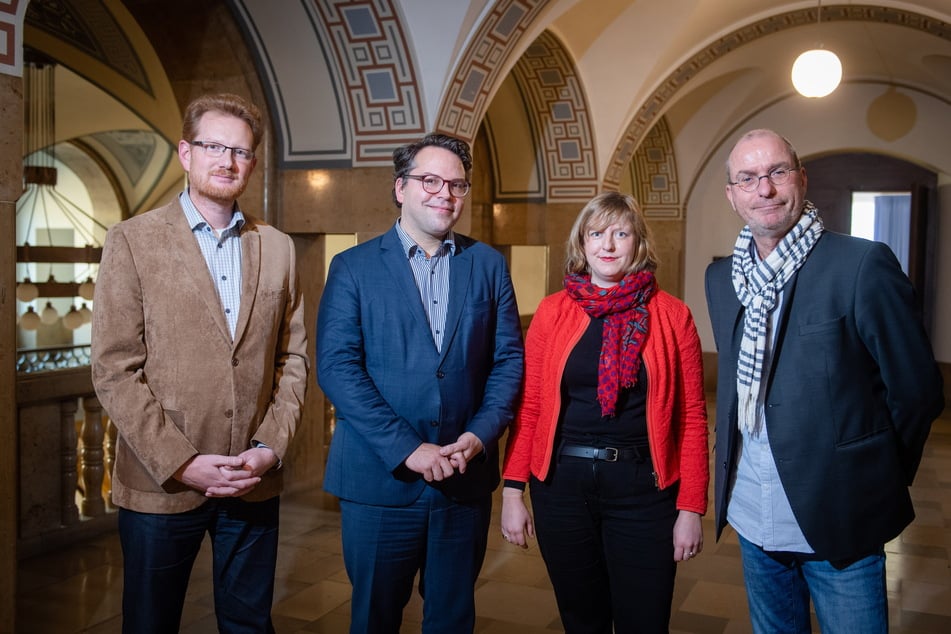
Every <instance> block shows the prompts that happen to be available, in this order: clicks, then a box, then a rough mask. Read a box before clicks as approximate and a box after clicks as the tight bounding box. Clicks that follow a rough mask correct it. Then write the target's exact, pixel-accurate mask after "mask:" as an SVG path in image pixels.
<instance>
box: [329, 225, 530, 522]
mask: <svg viewBox="0 0 951 634" xmlns="http://www.w3.org/2000/svg"><path fill="white" fill-rule="evenodd" d="M455 241H456V249H457V251H456V254H455V255H453V256H451V257H450V258H449V262H450V278H449V284H450V289H449V307H448V314H447V316H446V330H445V336H444V339H443V345H442V348H443V349H442V352H441V353H440V352H438V351H437V350H436V344H435V343H434V341H433V337H432V334H431V331H430V328H429V322H428V321H427V318H426V314H425V311H424V310H423V306H422V302H421V300H420V295H419V290H418V289H417V287H416V282H415V280H414V278H413V273H412V270H411V269H410V265H409V262H408V261H407V259H406V254H405V252H404V251H403V248H402V244H401V243H400V240H399V237H398V235H397V233H396V229H395V227H394V228H392V229H390V230H389V231H388V232H386V233H385V234H383V235H382V236H380V237H378V238H376V239H373V240H370V241H368V242H366V243H363V244H360V245H358V246H356V247H353V248H352V249H348V250H347V251H345V252H343V253H341V254H339V255H337V256H336V257H334V259H333V261H332V262H331V265H330V271H329V275H328V278H327V285H326V287H325V288H324V293H323V297H322V298H321V303H320V312H319V316H318V319H317V372H318V382H319V384H320V387H321V388H322V389H323V391H324V393H325V394H326V396H327V398H329V399H330V401H331V402H332V403H333V404H334V407H335V408H336V412H337V427H336V430H335V432H334V437H333V440H332V442H331V445H330V452H329V455H328V457H327V469H326V473H325V477H324V489H325V490H327V491H328V492H329V493H332V494H334V495H336V496H337V497H340V498H343V499H346V500H350V501H353V502H358V503H363V504H377V505H390V506H403V505H408V504H410V503H412V502H413V501H415V500H416V499H417V498H418V497H419V495H420V494H421V493H422V491H423V489H424V487H425V486H426V482H425V481H424V480H423V479H422V476H420V475H419V474H417V473H414V472H412V471H410V470H409V469H408V468H407V467H406V466H405V465H404V461H405V460H406V459H407V458H408V457H409V455H410V454H411V453H412V452H413V451H415V450H416V448H417V447H419V445H420V444H421V443H434V444H437V445H445V444H448V443H452V442H455V441H456V440H457V439H458V438H459V436H460V434H462V433H463V432H465V431H470V432H472V433H474V434H475V435H476V436H478V437H479V439H480V440H481V441H482V444H483V445H484V446H485V451H484V454H483V455H481V456H479V457H478V458H476V459H474V460H473V461H471V462H470V463H469V465H468V466H467V468H466V472H465V473H464V474H459V473H458V472H457V473H456V474H454V475H453V476H452V477H450V478H448V479H446V480H443V481H442V482H434V483H432V486H436V487H438V488H440V489H442V490H443V491H444V492H445V493H446V494H447V495H449V496H451V497H452V498H454V499H456V500H460V501H462V500H467V499H475V498H478V497H483V496H485V495H488V494H489V493H491V492H492V490H494V489H495V487H496V486H498V483H499V465H498V438H499V436H500V435H501V434H502V432H503V430H504V429H505V427H506V425H508V423H509V422H510V421H511V420H512V417H513V415H514V414H513V410H514V403H515V399H516V396H517V395H518V391H519V389H520V385H521V379H522V365H523V347H522V331H521V325H520V322H519V315H518V308H517V307H516V303H515V293H514V290H513V288H512V281H511V278H510V276H509V272H508V267H507V265H506V263H505V259H504V258H503V257H502V255H501V254H500V253H499V252H498V251H496V250H494V249H492V248H490V247H489V246H487V245H485V244H483V243H480V242H477V241H475V240H473V239H471V238H468V237H466V236H462V235H460V234H455Z"/></svg>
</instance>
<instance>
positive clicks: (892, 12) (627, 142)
mask: <svg viewBox="0 0 951 634" xmlns="http://www.w3.org/2000/svg"><path fill="white" fill-rule="evenodd" d="M816 10H817V9H813V8H810V9H800V10H797V11H790V12H788V13H781V14H779V15H775V16H770V17H768V18H765V19H763V20H760V21H758V22H754V23H752V24H748V25H746V26H744V27H742V28H740V29H737V30H735V31H733V32H732V33H730V34H728V35H726V36H724V37H721V38H720V39H718V40H716V41H715V42H713V43H711V44H709V45H708V46H706V47H705V48H704V49H703V50H701V51H700V52H699V53H697V54H695V55H694V56H693V57H692V58H691V59H690V60H688V61H687V62H686V63H684V64H682V65H681V66H680V67H678V68H677V69H676V70H674V71H673V72H672V73H670V74H669V75H668V76H667V77H666V78H665V79H664V80H663V81H662V82H660V84H659V87H658V88H657V89H656V90H655V91H654V94H652V95H651V96H650V97H649V98H648V99H647V100H646V101H645V102H644V104H643V105H642V106H641V107H640V109H639V110H638V111H637V114H636V115H634V119H633V120H632V121H631V123H630V125H629V126H628V128H627V131H626V132H625V133H624V136H623V137H622V138H621V141H620V142H619V143H618V146H617V149H616V150H615V151H614V156H613V157H612V158H611V164H610V165H609V166H608V170H607V173H606V174H605V178H604V186H605V188H606V189H617V188H618V185H619V183H620V178H621V175H622V174H623V173H624V169H625V167H626V166H627V164H628V163H629V162H630V161H631V157H632V156H633V154H634V152H635V150H636V149H637V148H638V147H639V146H640V145H641V143H642V142H643V141H644V138H645V136H646V135H647V134H648V132H649V131H650V129H651V127H652V126H653V125H654V122H655V120H657V118H658V117H659V116H660V115H661V114H662V112H663V110H664V106H666V105H667V103H668V102H669V101H670V99H671V98H672V97H673V96H674V94H675V93H676V92H677V91H678V90H680V89H681V88H683V87H684V85H685V84H687V82H689V81H690V80H691V79H692V78H693V77H695V76H696V75H697V73H699V72H700V71H701V70H703V69H704V68H705V67H707V66H709V65H710V64H711V63H713V62H714V61H716V60H717V59H719V58H720V57H723V56H724V55H726V54H727V53H729V52H731V51H733V50H735V49H737V48H739V47H740V46H743V45H744V44H749V43H750V42H752V41H754V40H757V39H759V38H761V37H765V36H768V35H772V34H774V33H777V32H779V31H783V30H786V29H791V28H795V27H799V26H803V25H808V24H814V23H815V22H816V19H817V15H816ZM822 19H823V20H825V21H826V22H882V23H885V24H894V25H897V26H905V27H908V28H912V29H917V30H919V31H924V32H926V33H929V34H931V35H934V36H936V37H940V38H942V39H945V40H951V25H949V24H948V23H946V22H942V21H941V20H937V19H935V18H931V17H928V16H925V15H922V14H920V13H915V12H913V11H905V10H902V9H895V8H891V7H877V6H869V5H831V6H828V5H827V6H825V7H822Z"/></svg>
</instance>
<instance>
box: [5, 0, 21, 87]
mask: <svg viewBox="0 0 951 634" xmlns="http://www.w3.org/2000/svg"><path fill="white" fill-rule="evenodd" d="M26 5H27V0H0V74H4V75H14V76H16V77H22V76H23V20H24V17H25V15H26Z"/></svg>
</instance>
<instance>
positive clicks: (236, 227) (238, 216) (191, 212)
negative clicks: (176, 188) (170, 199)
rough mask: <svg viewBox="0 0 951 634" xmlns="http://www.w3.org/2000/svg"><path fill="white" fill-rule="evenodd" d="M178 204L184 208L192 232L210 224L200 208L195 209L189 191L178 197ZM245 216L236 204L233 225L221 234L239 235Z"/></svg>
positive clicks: (232, 216) (232, 219) (232, 217)
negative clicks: (231, 233) (230, 232)
mask: <svg viewBox="0 0 951 634" xmlns="http://www.w3.org/2000/svg"><path fill="white" fill-rule="evenodd" d="M178 202H179V203H180V204H181V206H182V210H183V211H184V212H185V218H186V219H187V220H188V226H189V227H191V230H192V231H195V230H196V229H201V228H202V227H204V226H205V225H207V224H208V222H207V221H206V220H205V219H204V218H203V217H202V215H201V213H199V211H198V208H197V207H195V203H193V202H192V199H191V198H190V197H189V196H188V190H187V189H186V190H185V191H183V192H182V193H181V194H179V196H178ZM244 223H245V220H244V214H243V213H241V210H240V209H238V203H237V201H236V202H235V203H234V213H232V214H231V223H230V224H229V225H228V226H227V227H225V228H224V229H223V230H222V231H221V234H225V233H227V232H229V231H234V232H235V233H238V232H240V231H241V227H243V226H244Z"/></svg>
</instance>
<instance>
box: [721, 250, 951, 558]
mask: <svg viewBox="0 0 951 634" xmlns="http://www.w3.org/2000/svg"><path fill="white" fill-rule="evenodd" d="M731 267H732V258H724V259H723V260H719V261H717V262H714V263H713V264H711V265H710V266H709V267H708V268H707V275H706V293H707V304H708V307H709V310H710V319H711V322H712V324H713V334H714V338H715V340H716V345H717V350H718V352H719V355H718V356H719V374H718V386H717V417H716V463H715V465H714V467H715V468H714V472H715V477H716V487H715V488H716V496H715V498H716V528H717V537H718V538H719V536H720V533H721V531H722V530H723V528H724V526H725V525H726V512H727V503H728V501H729V489H730V488H731V486H732V482H733V478H734V475H735V470H736V464H737V448H738V447H737V445H738V437H739V430H738V429H737V393H736V362H737V355H738V351H739V347H740V341H741V339H742V336H743V312H744V311H743V308H742V306H741V305H740V303H739V300H737V298H736V293H735V292H734V289H733V283H732V280H731ZM778 329H779V331H778V336H777V339H776V347H775V351H774V355H773V362H772V364H771V367H770V368H768V369H767V370H766V372H765V375H764V385H765V389H766V401H765V403H766V405H765V406H766V424H767V426H768V428H769V441H770V447H771V449H772V453H773V457H774V458H775V461H776V466H777V468H778V470H779V477H780V479H781V481H782V483H783V488H784V489H785V491H786V495H787V496H788V498H789V502H790V505H791V507H792V510H793V514H794V515H795V516H796V520H797V521H798V523H799V526H800V528H801V529H802V532H803V534H804V535H805V537H806V540H807V541H808V542H809V544H810V545H811V546H812V547H813V549H814V550H815V551H816V554H817V555H818V556H819V557H820V558H822V559H827V560H831V561H836V560H847V559H850V558H853V557H858V556H862V555H865V554H868V553H869V552H871V551H873V550H874V549H877V548H879V547H881V546H882V545H883V544H884V543H885V542H886V541H888V540H890V539H892V538H894V537H895V536H897V535H898V534H899V533H900V532H901V531H902V529H903V528H904V527H905V526H907V525H908V524H909V523H910V522H911V520H912V519H913V518H914V509H913V508H912V503H911V497H910V495H909V493H908V487H909V486H910V485H911V483H912V480H913V479H914V477H915V472H916V471H917V469H918V464H919V462H920V460H921V453H922V450H923V448H924V444H925V440H926V439H927V437H928V432H929V430H930V428H931V423H932V422H933V421H934V419H935V418H936V417H937V416H938V415H939V414H940V413H941V410H942V409H943V407H944V396H943V393H942V380H941V375H940V373H939V371H938V368H937V365H936V364H935V360H934V356H933V353H932V350H931V345H930V343H929V341H928V338H927V336H926V334H925V332H924V329H923V328H922V325H921V320H920V317H919V315H918V314H917V313H916V311H915V309H914V291H913V289H912V286H911V283H910V282H909V281H908V278H907V277H906V276H905V274H904V273H903V272H902V270H901V268H900V266H899V264H898V261H897V260H896V259H895V256H894V255H893V254H892V252H891V250H890V249H889V248H888V247H887V246H886V245H884V244H882V243H879V242H870V241H868V240H862V239H859V238H852V237H850V236H843V235H840V234H835V233H831V232H825V233H823V235H822V237H821V238H820V239H819V242H818V243H817V244H816V245H815V247H814V248H813V250H812V251H811V252H810V254H809V256H808V258H807V260H806V262H805V263H804V264H803V266H802V267H801V268H800V269H799V271H798V273H797V274H796V275H795V276H794V278H793V279H792V280H790V281H789V282H788V283H787V285H786V287H785V288H784V302H783V305H782V312H781V314H780V319H779V326H778Z"/></svg>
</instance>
